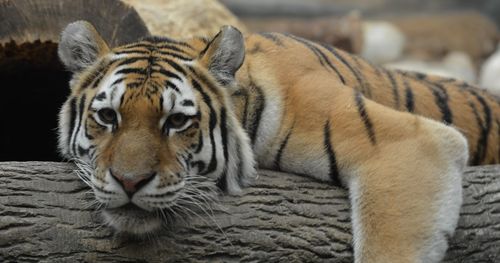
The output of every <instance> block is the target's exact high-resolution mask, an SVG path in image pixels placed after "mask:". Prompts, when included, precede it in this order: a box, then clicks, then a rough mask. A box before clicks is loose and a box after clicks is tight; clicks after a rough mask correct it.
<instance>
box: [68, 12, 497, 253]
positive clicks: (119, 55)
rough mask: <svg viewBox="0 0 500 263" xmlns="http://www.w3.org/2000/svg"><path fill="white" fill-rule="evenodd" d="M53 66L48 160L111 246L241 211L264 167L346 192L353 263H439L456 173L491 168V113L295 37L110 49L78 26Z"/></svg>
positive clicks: (471, 91) (163, 41)
mask: <svg viewBox="0 0 500 263" xmlns="http://www.w3.org/2000/svg"><path fill="white" fill-rule="evenodd" d="M58 54H59V57H60V60H61V61H62V63H63V64H64V66H65V67H66V68H67V70H69V71H71V72H72V79H71V81H70V83H69V86H70V89H71V94H70V95H69V96H68V98H67V100H66V101H65V103H64V104H63V106H62V108H61V111H60V115H59V129H58V132H59V145H58V147H59V149H60V152H61V154H62V156H64V157H65V158H66V159H68V160H73V161H74V162H75V163H76V164H77V165H78V167H79V169H78V170H77V173H78V174H79V175H80V177H81V178H82V179H83V180H84V181H85V183H87V184H88V185H90V187H91V188H92V189H93V193H94V196H95V199H96V200H97V202H98V203H99V204H100V207H101V212H102V217H103V220H104V222H105V223H106V224H107V225H109V226H111V228H112V229H114V230H115V231H117V232H119V233H128V234H132V235H137V236H140V235H144V234H147V233H151V232H154V231H157V230H158V229H161V228H162V227H165V226H166V225H168V224H169V223H170V221H169V220H166V218H170V217H174V218H175V215H182V211H186V210H189V209H193V204H197V205H203V206H209V205H211V204H213V203H216V202H217V196H219V195H220V194H230V195H240V194H242V192H243V191H242V189H243V188H245V187H248V186H250V185H251V184H252V182H255V180H258V178H257V170H256V169H257V167H259V168H263V169H271V170H277V171H283V172H289V173H295V174H299V175H303V176H308V177H311V178H313V179H315V180H319V181H321V182H324V183H325V184H329V185H332V186H339V187H342V188H345V189H347V191H348V193H349V200H350V205H351V221H352V234H353V242H352V246H353V254H354V261H355V262H438V261H440V260H441V259H442V258H443V257H444V255H445V252H446V250H447V246H448V239H449V237H450V236H452V235H453V232H454V230H455V228H456V226H457V222H458V218H459V210H460V207H461V203H462V174H463V171H464V168H465V167H466V166H467V164H471V165H480V164H489V163H497V162H499V160H500V152H499V151H500V147H499V143H498V140H499V133H500V123H499V119H500V114H499V113H500V108H499V107H500V106H499V102H498V100H497V98H496V97H494V96H492V95H489V94H487V93H486V92H484V91H481V90H479V89H476V88H475V87H473V86H471V85H469V84H467V83H464V82H462V81H457V80H454V79H449V78H441V77H435V76H428V75H424V74H419V73H414V72H403V71H391V70H387V69H384V68H381V67H379V66H376V65H372V64H370V63H369V62H367V61H365V60H363V59H362V58H360V57H357V56H355V55H352V54H349V53H347V52H344V51H342V50H340V49H336V48H334V47H330V46H327V45H322V44H318V43H315V42H311V41H309V40H306V39H303V38H299V37H296V36H293V35H290V34H283V33H254V34H248V35H245V36H243V34H242V33H241V32H240V31H239V30H238V29H237V28H235V27H232V26H224V27H222V28H221V30H220V32H218V33H217V34H216V35H215V36H212V37H194V38H190V39H172V38H168V37H157V36H149V37H145V38H144V39H142V40H138V41H137V42H134V43H130V44H125V45H122V46H118V47H113V48H110V47H109V46H108V44H107V43H106V41H105V40H104V39H103V37H102V36H101V35H100V34H99V33H98V32H97V30H96V29H95V28H94V27H93V25H91V24H90V23H89V22H86V21H77V22H73V23H71V24H69V25H67V26H66V28H65V29H64V30H63V32H62V33H61V39H60V42H59V46H58ZM311 194H313V193H311ZM185 214H188V213H185Z"/></svg>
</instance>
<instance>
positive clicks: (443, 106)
mask: <svg viewBox="0 0 500 263" xmlns="http://www.w3.org/2000/svg"><path fill="white" fill-rule="evenodd" d="M403 74H404V75H406V76H409V77H411V78H413V79H416V80H417V81H419V82H420V83H422V84H423V85H424V86H425V87H427V88H429V89H430V90H431V92H432V95H434V99H435V103H436V105H437V106H438V108H439V110H440V111H441V114H442V115H443V117H442V121H443V122H444V123H445V124H452V123H453V114H452V112H451V110H450V107H449V105H448V99H449V98H448V92H446V89H445V88H444V87H443V85H441V84H439V83H434V82H431V81H429V80H427V77H426V75H425V74H422V73H408V72H406V73H403Z"/></svg>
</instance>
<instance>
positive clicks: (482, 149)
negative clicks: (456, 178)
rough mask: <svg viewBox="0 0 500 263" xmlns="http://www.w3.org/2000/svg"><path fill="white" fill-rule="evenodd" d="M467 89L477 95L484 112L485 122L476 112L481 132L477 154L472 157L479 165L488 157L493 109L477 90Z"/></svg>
mask: <svg viewBox="0 0 500 263" xmlns="http://www.w3.org/2000/svg"><path fill="white" fill-rule="evenodd" d="M467 91H468V92H469V93H471V94H472V95H473V96H474V97H476V99H477V100H478V101H479V103H480V104H481V106H482V108H483V112H484V123H483V122H482V121H481V118H480V117H479V114H478V113H477V111H476V112H475V114H476V119H477V122H478V125H479V127H480V128H481V134H480V136H479V138H478V142H477V149H476V154H475V155H474V157H473V159H472V164H474V165H479V164H481V163H482V162H483V161H484V158H485V157H486V150H487V148H488V135H489V133H490V130H491V123H492V118H491V109H490V107H489V106H488V104H487V103H486V101H485V100H484V98H483V97H482V96H481V95H479V94H478V93H477V92H476V91H475V90H472V89H469V90H467ZM474 110H475V108H474Z"/></svg>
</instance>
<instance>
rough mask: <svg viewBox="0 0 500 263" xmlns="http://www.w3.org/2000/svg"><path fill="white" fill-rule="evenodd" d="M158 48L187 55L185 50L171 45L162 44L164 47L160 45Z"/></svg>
mask: <svg viewBox="0 0 500 263" xmlns="http://www.w3.org/2000/svg"><path fill="white" fill-rule="evenodd" d="M158 48H161V49H170V50H173V51H177V52H181V53H185V51H184V50H182V49H180V48H178V47H176V46H174V45H170V44H162V45H159V46H158Z"/></svg>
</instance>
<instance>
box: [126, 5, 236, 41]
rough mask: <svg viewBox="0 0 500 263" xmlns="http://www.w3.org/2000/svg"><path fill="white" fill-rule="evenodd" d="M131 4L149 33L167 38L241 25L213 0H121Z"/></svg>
mask: <svg viewBox="0 0 500 263" xmlns="http://www.w3.org/2000/svg"><path fill="white" fill-rule="evenodd" d="M123 2H125V3H127V4H129V5H131V6H133V7H134V8H135V9H136V10H137V12H138V13H139V15H140V16H141V18H142V19H143V20H144V22H145V23H146V25H147V26H148V29H149V30H150V32H151V34H153V35H159V36H168V37H171V38H180V39H184V38H191V37H197V36H202V37H212V36H215V34H217V33H218V32H219V30H220V28H221V27H222V26H224V25H232V26H235V27H237V28H238V29H239V30H240V31H242V32H243V33H245V32H246V28H245V26H244V25H243V24H242V23H241V22H240V21H239V20H238V18H237V17H235V16H234V15H233V14H232V13H231V12H230V11H229V10H228V9H227V8H226V7H225V6H224V5H222V4H221V3H219V1H217V0H189V1H186V0H123Z"/></svg>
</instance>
